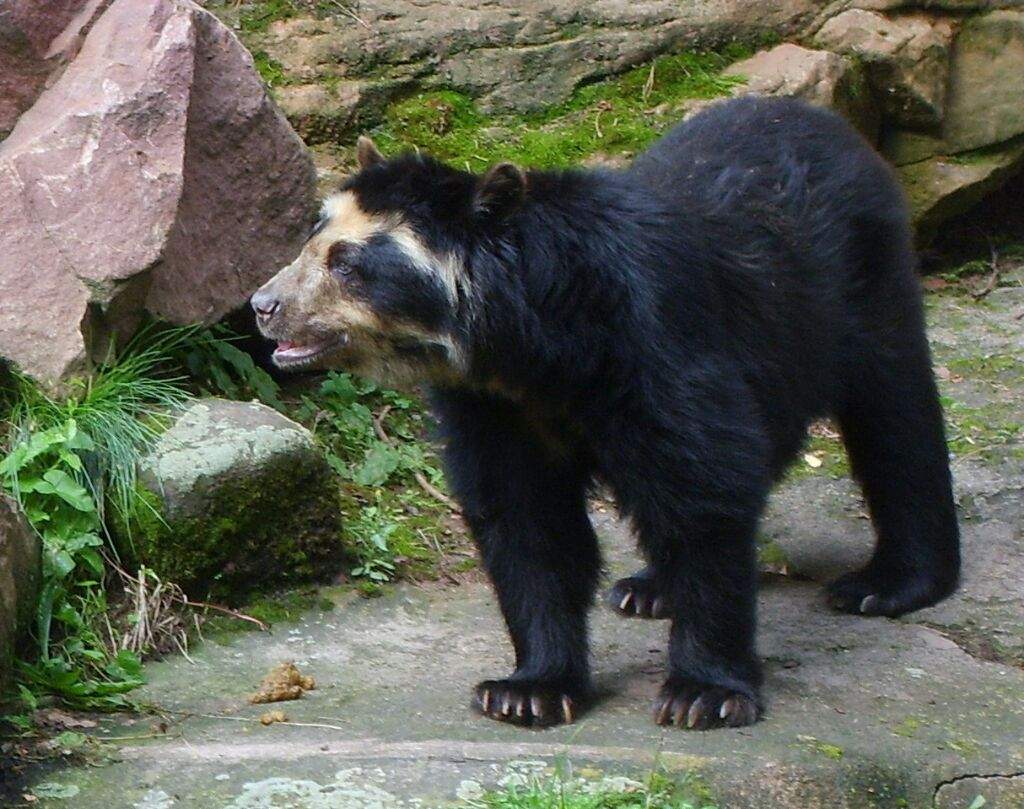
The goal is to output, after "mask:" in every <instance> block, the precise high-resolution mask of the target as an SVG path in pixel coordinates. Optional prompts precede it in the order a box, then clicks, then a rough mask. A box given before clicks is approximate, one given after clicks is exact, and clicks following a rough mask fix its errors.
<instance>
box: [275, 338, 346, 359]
mask: <svg viewBox="0 0 1024 809" xmlns="http://www.w3.org/2000/svg"><path fill="white" fill-rule="evenodd" d="M347 342H348V334H347V333H344V332H342V334H341V335H335V336H333V337H327V338H325V339H323V340H320V341H318V342H316V343H297V342H294V341H292V340H278V342H277V348H276V349H274V353H273V356H272V359H273V360H274V364H275V365H276V366H277V367H278V368H297V367H301V366H304V365H311V364H312V363H313V362H315V361H316V360H318V359H319V358H320V357H322V356H324V355H325V354H330V353H331V352H333V351H337V350H338V349H339V348H341V347H342V346H344V345H345V344H346V343H347Z"/></svg>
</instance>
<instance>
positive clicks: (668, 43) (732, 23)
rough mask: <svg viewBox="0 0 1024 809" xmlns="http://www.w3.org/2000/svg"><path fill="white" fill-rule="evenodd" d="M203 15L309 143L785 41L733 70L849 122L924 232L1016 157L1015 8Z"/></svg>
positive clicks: (386, 2)
mask: <svg viewBox="0 0 1024 809" xmlns="http://www.w3.org/2000/svg"><path fill="white" fill-rule="evenodd" d="M211 7H212V8H213V9H214V10H215V11H216V12H217V13H218V14H220V16H221V17H222V18H223V19H225V21H227V22H228V23H229V24H230V25H234V26H235V27H236V28H237V29H238V30H239V33H240V35H241V36H242V39H243V41H244V42H245V43H246V45H247V46H248V47H249V48H250V49H251V50H252V51H253V52H254V53H256V54H257V62H258V63H259V64H261V65H262V66H263V67H264V68H265V70H264V75H265V76H267V77H269V78H270V80H271V81H272V83H273V85H274V87H273V90H274V93H275V95H276V97H277V98H278V100H279V102H280V104H281V106H282V109H283V110H284V111H285V113H286V114H287V116H288V118H289V120H290V121H291V122H292V124H293V125H294V126H295V127H296V128H297V129H298V131H299V132H300V133H301V134H302V135H303V137H304V138H305V139H306V141H307V143H309V144H311V145H313V146H317V145H318V144H321V143H327V144H329V143H336V142H339V141H341V142H345V141H347V140H350V139H353V138H354V136H355V134H356V133H358V132H359V131H361V130H364V129H366V128H368V127H371V126H373V125H374V124H376V123H378V122H379V121H380V120H381V118H382V116H383V115H384V112H385V111H386V109H387V105H388V104H389V103H390V102H391V101H392V100H394V99H397V98H402V97H403V96H406V95H408V94H409V93H411V92H413V91H417V90H425V89H426V90H429V89H431V88H442V87H443V88H451V89H453V90H456V91H458V92H462V93H465V94H467V95H469V96H470V97H472V98H473V99H475V101H476V103H477V104H478V106H479V108H480V109H481V110H482V111H484V112H486V113H494V112H511V113H531V112H535V111H537V110H539V109H544V108H546V107H549V106H551V105H553V104H559V103H562V102H564V101H565V100H566V99H567V98H569V97H570V94H571V93H572V92H573V90H574V89H575V88H577V87H579V86H581V85H583V84H586V83H589V82H593V81H595V80H598V79H601V78H602V77H605V76H608V75H611V74H616V73H620V72H622V71H623V70H626V69H628V68H631V67H634V66H636V65H639V64H643V63H645V62H648V61H650V60H651V59H653V58H654V57H657V56H658V55H660V54H664V53H669V52H676V51H679V50H681V49H701V48H712V49H713V48H718V47H721V46H722V45H723V44H725V43H728V42H731V41H736V40H739V41H744V42H749V43H757V42H764V41H776V42H777V41H779V40H785V41H787V42H789V43H791V44H790V45H789V46H788V47H789V50H781V51H778V52H773V51H772V49H765V51H764V52H763V54H759V55H758V56H757V57H755V60H754V61H753V62H750V63H744V64H743V65H742V69H743V70H748V71H752V75H749V76H748V79H750V81H749V82H748V83H749V85H750V90H752V91H755V92H760V93H777V94H796V95H801V96H803V97H806V98H809V99H811V100H812V101H815V102H817V103H825V104H830V105H832V106H836V107H837V108H839V109H840V110H841V111H842V112H844V113H847V114H849V115H850V117H851V118H853V119H854V120H855V122H856V123H857V124H858V125H859V126H860V127H861V129H862V131H864V132H865V134H867V135H868V136H869V137H871V138H872V139H873V140H874V141H875V143H876V145H877V146H878V147H879V148H880V149H881V150H882V152H883V153H884V154H885V155H886V156H887V157H888V158H889V159H890V160H892V162H893V163H894V164H895V165H896V166H897V167H898V169H899V173H900V176H901V178H902V180H903V182H904V184H905V187H906V188H907V192H908V197H909V199H910V202H911V205H912V207H913V211H914V215H915V218H916V220H917V222H918V224H919V230H920V233H921V236H922V239H927V238H928V237H929V235H930V234H931V233H932V232H934V229H935V228H936V226H937V225H938V224H940V223H941V222H943V221H945V220H946V219H948V218H950V217H952V216H956V215H957V214H960V213H962V212H963V211H965V210H967V209H968V208H969V207H970V206H971V205H973V204H974V203H975V202H977V201H978V200H980V199H981V198H982V197H983V196H984V195H985V194H987V193H988V192H989V191H991V190H993V189H995V188H998V187H999V186H1000V185H1001V184H1002V183H1003V182H1005V180H1006V179H1007V178H1009V177H1011V176H1013V174H1014V173H1016V172H1018V171H1019V170H1020V168H1021V166H1022V165H1024V163H1022V159H1024V158H1022V154H1024V150H1022V144H1021V142H1020V140H1018V139H1019V138H1020V137H1022V136H1024V78H1022V77H1024V6H1022V4H1021V3H1020V2H1019V1H1018V0H991V1H990V2H986V1H985V0H919V2H914V1H913V0H910V2H907V0H839V1H838V2H831V3H826V2H822V0H786V2H781V3H765V2H760V1H759V0H714V1H713V2H697V1H696V0H688V1H687V2H669V0H654V1H653V2H647V3H632V2H629V1H628V0H602V1H601V2H588V1H587V0H530V2H526V3H523V2H518V1H517V0H431V1H430V2H425V3H424V2H419V1H418V0H417V1H416V2H414V0H365V1H364V2H361V3H359V4H358V7H356V6H353V7H352V9H350V10H348V11H342V10H338V11H336V12H335V11H329V12H326V13H324V12H322V11H321V12H316V13H314V12H311V11H310V10H309V7H307V6H304V5H302V4H301V3H300V2H298V0H296V2H295V3H294V4H293V5H291V6H289V5H287V4H284V5H283V6H282V4H280V3H278V4H274V5H273V6H272V7H270V6H268V4H266V3H263V2H259V1H258V0H257V1H255V2H247V3H242V4H236V3H230V4H227V5H225V6H219V5H216V4H214V5H213V6H211ZM268 9H271V10H270V11H268ZM289 9H290V10H289ZM796 46H799V48H796ZM862 86H863V87H866V88H867V91H866V94H864V93H860V92H859V89H858V88H861V87H862ZM750 90H748V91H750Z"/></svg>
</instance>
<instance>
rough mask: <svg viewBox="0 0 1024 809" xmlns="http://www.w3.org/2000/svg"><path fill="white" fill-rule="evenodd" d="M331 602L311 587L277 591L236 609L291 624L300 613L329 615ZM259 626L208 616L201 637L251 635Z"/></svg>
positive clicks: (258, 597)
mask: <svg viewBox="0 0 1024 809" xmlns="http://www.w3.org/2000/svg"><path fill="white" fill-rule="evenodd" d="M334 606H335V605H334V602H333V601H331V600H330V599H329V598H324V597H322V596H321V595H320V593H319V591H318V590H316V589H315V588H303V589H297V590H280V591H277V592H273V593H265V594H261V595H258V596H256V597H255V598H253V599H252V600H250V601H247V602H245V603H244V604H242V605H241V606H239V607H238V611H239V612H240V613H242V614H243V615H248V616H250V617H252V618H256V619H257V620H259V621H263V623H265V624H269V625H270V626H274V625H275V624H281V623H294V622H295V621H298V620H299V618H301V617H302V614H303V613H306V612H310V611H312V610H319V611H321V612H329V611H331V610H333V609H334ZM258 629H259V627H257V626H256V624H254V623H252V622H251V621H245V620H242V619H238V618H232V617H231V616H230V615H222V614H220V613H210V614H209V615H208V616H207V618H206V621H205V623H204V624H203V636H204V637H211V638H213V639H217V637H218V636H222V635H226V634H230V633H234V632H252V631H256V630H258Z"/></svg>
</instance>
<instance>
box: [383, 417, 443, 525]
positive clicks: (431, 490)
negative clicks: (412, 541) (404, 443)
mask: <svg viewBox="0 0 1024 809" xmlns="http://www.w3.org/2000/svg"><path fill="white" fill-rule="evenodd" d="M390 412H391V405H385V406H384V407H383V408H382V409H381V411H380V414H379V415H378V416H377V417H376V418H375V419H374V420H373V431H374V432H375V433H376V434H377V438H379V439H380V440H381V441H383V442H384V443H385V444H387V445H388V446H390V447H393V446H394V445H395V442H394V440H393V439H392V438H391V437H390V436H389V435H388V434H387V433H386V432H385V431H384V419H385V418H387V415H388V413H390ZM412 474H413V477H414V478H416V482H417V483H418V484H419V486H420V488H421V489H423V491H425V492H426V493H427V494H429V495H430V496H431V497H433V498H434V499H435V500H437V501H438V502H440V503H443V504H444V505H446V506H447V507H448V508H450V509H451V510H452V511H454V512H457V513H460V512H461V510H460V509H459V506H458V504H457V503H456V502H455V501H454V500H452V499H451V498H450V497H449V496H448V495H446V494H445V493H444V492H442V491H441V490H440V489H438V488H437V486H435V485H434V484H433V483H431V482H430V481H429V480H427V478H426V476H425V475H424V474H423V473H422V472H420V471H419V470H418V469H417V470H415V471H414V472H413V473H412Z"/></svg>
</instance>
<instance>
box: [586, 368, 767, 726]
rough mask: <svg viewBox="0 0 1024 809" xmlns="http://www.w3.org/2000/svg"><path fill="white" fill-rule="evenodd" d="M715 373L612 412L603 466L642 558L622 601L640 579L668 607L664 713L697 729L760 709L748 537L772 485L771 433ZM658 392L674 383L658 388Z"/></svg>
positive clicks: (657, 710)
mask: <svg viewBox="0 0 1024 809" xmlns="http://www.w3.org/2000/svg"><path fill="white" fill-rule="evenodd" d="M736 380H738V375H736V374H731V373H720V374H717V375H709V376H708V377H703V378H698V379H696V380H692V381H689V380H688V381H687V382H688V384H686V385H685V386H683V387H681V389H678V390H677V392H675V393H674V396H675V397H676V398H674V399H672V400H671V401H662V402H653V403H650V405H649V410H648V411H647V412H646V413H644V414H643V417H640V416H638V415H637V414H636V413H635V412H634V413H629V412H628V411H626V415H628V416H629V417H630V418H629V420H628V421H627V420H625V419H621V420H619V421H617V422H616V421H611V422H610V423H609V429H610V430H614V432H613V433H611V435H615V436H616V437H617V440H615V441H611V440H608V441H606V442H605V443H604V445H603V446H604V450H603V458H602V469H604V470H607V472H606V473H605V474H606V476H607V477H608V479H609V482H611V484H612V486H613V488H614V489H615V490H616V494H617V496H618V501H619V504H620V508H621V509H622V511H623V513H624V514H626V515H627V516H629V517H631V518H632V521H633V524H634V526H635V528H636V530H637V533H638V535H639V540H640V544H641V546H642V548H643V550H644V555H645V557H646V558H647V560H648V561H649V566H648V567H647V568H645V569H644V571H643V574H644V575H643V576H642V577H633V578H632V579H627V580H624V581H623V582H619V583H618V584H616V589H614V590H613V596H612V597H613V598H615V599H618V600H617V602H616V603H615V604H614V606H615V607H616V608H617V609H619V610H620V611H623V612H625V611H626V609H625V608H626V607H629V606H630V604H629V600H627V596H629V597H630V599H636V598H637V593H638V591H639V592H640V595H641V596H642V597H644V598H645V599H646V601H647V602H649V603H645V604H644V605H643V610H640V609H636V610H635V612H636V613H639V614H644V615H647V614H648V613H653V612H654V610H653V607H652V605H653V601H652V599H653V598H655V597H656V598H658V599H661V600H662V603H660V604H658V607H657V611H656V612H657V614H659V615H666V616H668V617H671V619H672V627H671V630H670V635H669V653H668V677H667V679H666V681H665V684H664V685H663V687H662V688H661V691H660V693H659V694H658V697H657V699H656V700H655V705H654V718H655V721H656V722H657V723H658V724H661V725H675V726H677V727H682V728H694V729H706V728H711V727H716V726H722V725H725V726H731V727H738V726H741V725H749V724H751V723H753V722H755V721H756V720H757V719H758V718H759V717H760V715H761V712H762V701H761V696H760V687H761V681H762V675H761V667H760V663H759V661H758V659H757V656H756V651H755V644H754V636H755V597H756V583H757V569H756V554H755V543H754V537H755V532H756V527H757V521H758V518H759V516H760V512H761V510H762V508H763V505H764V501H765V499H766V497H767V493H768V488H769V485H770V475H769V472H768V463H767V458H768V440H767V438H766V436H764V435H763V434H761V433H760V431H759V428H758V420H757V417H756V410H755V408H753V407H752V405H751V403H750V402H749V400H748V399H747V398H746V397H745V391H744V390H743V389H742V387H740V386H739V385H738V384H735V385H734V384H733V383H734V382H735V381H736ZM658 392H660V393H661V394H663V395H665V396H666V397H668V396H672V395H673V391H672V390H671V389H669V388H667V387H663V388H661V389H659V391H658Z"/></svg>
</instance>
